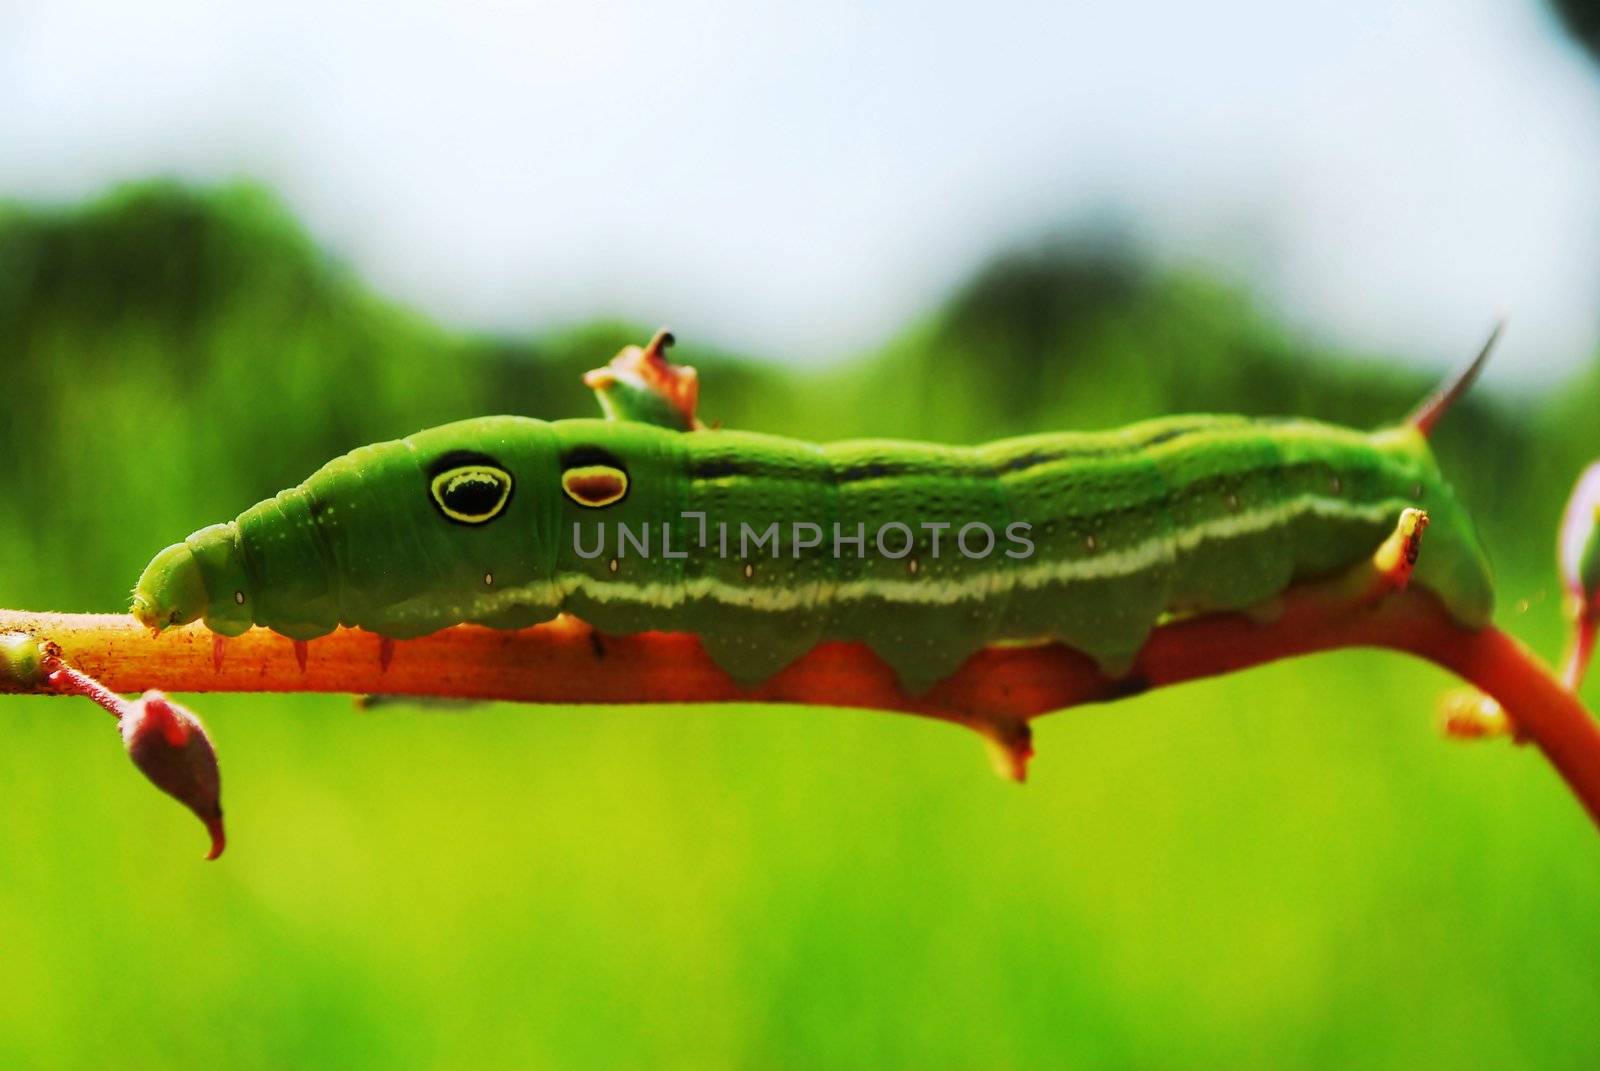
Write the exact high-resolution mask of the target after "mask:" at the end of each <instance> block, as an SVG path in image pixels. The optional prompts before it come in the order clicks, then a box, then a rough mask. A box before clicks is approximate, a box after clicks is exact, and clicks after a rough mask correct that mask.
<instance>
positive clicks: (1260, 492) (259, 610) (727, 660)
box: [133, 331, 1498, 692]
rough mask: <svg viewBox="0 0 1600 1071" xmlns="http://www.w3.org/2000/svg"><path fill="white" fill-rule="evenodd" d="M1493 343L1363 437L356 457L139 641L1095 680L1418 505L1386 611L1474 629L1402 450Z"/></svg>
mask: <svg viewBox="0 0 1600 1071" xmlns="http://www.w3.org/2000/svg"><path fill="white" fill-rule="evenodd" d="M1496 333H1497V334H1498V331H1497V332H1496ZM1493 342H1494V338H1493V337H1491V339H1490V342H1489V344H1488V345H1486V346H1485V347H1484V349H1483V352H1482V353H1480V354H1479V356H1478V359H1477V360H1475V361H1474V362H1473V363H1472V365H1471V366H1470V367H1469V368H1468V370H1467V371H1466V372H1464V373H1463V374H1462V375H1461V376H1459V377H1458V378H1457V379H1456V380H1455V381H1454V382H1452V383H1451V384H1450V385H1448V386H1447V387H1446V388H1444V389H1442V390H1441V391H1439V392H1438V393H1436V394H1435V395H1434V396H1433V397H1432V398H1430V399H1429V400H1428V402H1426V403H1425V404H1424V405H1423V406H1422V407H1420V408H1419V410H1418V411H1417V413H1415V414H1414V415H1413V416H1412V417H1410V418H1409V419H1408V420H1407V421H1406V422H1404V423H1403V424H1401V425H1399V426H1397V427H1394V428H1389V429H1385V430H1381V431H1378V432H1374V433H1370V434H1368V433H1361V432H1357V431H1353V430H1349V429H1345V428H1341V427H1336V426H1332V425H1327V424H1322V423H1317V422H1313V421H1308V420H1298V419H1272V420H1263V419H1249V418H1245V417H1237V416H1183V417H1169V418H1163V419H1158V420H1151V421H1147V422H1144V423H1140V424H1135V425H1132V426H1130V427H1127V428H1123V429H1120V430H1115V431H1107V432H1096V433H1078V432H1065V433H1058V434H1045V435H1033V436H1028V437H1024V438H1015V439H1006V440H1003V441H999V442H994V443H990V444H987V445H984V446H975V447H963V446H937V445H930V444H924V443H911V442H890V441H877V440H863V441H851V442H838V443H831V444H827V445H820V446H819V445H814V444H811V443H806V442H800V441H796V440H793V439H785V438H778V437H774V436H768V435H760V434H753V433H749V432H739V431H722V430H705V429H696V430H687V431H681V430H674V429H672V428H668V427H661V426H657V425H655V424H651V423H644V422H635V421H626V420H624V421H617V420H610V421H607V420H562V421H555V422H545V421H541V420H533V419H528V418H525V417H516V416H492V417H483V418H480V419H475V420H465V421H461V422H459V423H454V424H447V425H444V426H442V427H437V428H431V429H429V430H426V431H422V432H419V433H417V434H415V435H412V436H409V437H407V438H405V439H400V440H397V441H393V442H385V443H379V444H376V445H373V446H365V447H362V448H360V449H358V450H354V451H352V452H351V453H349V454H346V455H344V456H343V457H340V458H336V459H335V460H333V461H330V462H329V463H328V464H326V465H324V466H323V467H322V468H321V469H319V470H318V471H317V472H315V473H313V474H312V475H311V476H310V477H309V478H308V479H307V480H306V481H305V482H304V483H302V484H300V485H298V486H296V487H292V488H290V489H289V490H286V491H283V492H282V493H280V494H278V495H277V496H276V497H274V498H271V499H268V500H267V501H265V502H262V503H260V504H258V505H256V506H253V507H251V508H250V509H248V510H246V511H245V512H244V513H243V514H241V515H240V516H239V517H238V519H237V520H235V521H230V522H227V523H225V524H216V525H212V526H210V527H208V528H202V529H201V530H200V531H198V532H196V533H194V534H193V535H191V536H190V537H189V538H188V539H186V540H184V541H183V542H181V543H177V544H174V545H173V546H171V547H168V548H167V549H165V550H163V551H162V552H161V553H160V554H158V555H156V557H155V559H154V560H153V561H152V562H151V563H150V565H149V566H148V567H147V568H146V569H145V571H144V575H143V576H142V577H141V578H140V580H139V584H138V587H137V588H136V590H135V593H134V599H133V613H134V615H135V616H136V617H137V618H138V619H139V620H140V621H141V622H143V623H144V624H145V625H147V626H149V627H150V628H152V629H155V630H158V631H159V630H160V629H161V628H164V627H167V626H170V625H178V624H183V623H186V622H190V621H194V620H197V619H203V620H204V621H205V623H206V624H207V625H208V626H209V627H210V628H211V629H212V630H214V631H216V632H218V633H220V634H223V635H237V634H239V633H241V632H243V631H244V630H246V629H248V628H250V627H251V626H252V625H263V626H266V627H267V628H270V629H272V630H274V631H276V632H279V633H282V634H283V635H286V636H289V637H292V638H295V639H298V640H306V639H311V638H314V637H317V636H320V635H323V634H325V633H327V632H329V631H331V630H332V629H334V628H335V627H337V626H340V625H345V626H354V627H360V628H363V629H367V630H370V631H372V632H375V633H378V634H380V635H383V636H388V637H393V638H397V639H398V638H406V637H412V636H418V635H422V634H425V633H428V632H432V631H435V630H437V629H440V628H444V627H446V626H450V625H455V624H460V623H463V622H473V623H477V624H481V625H487V626H490V627H493V628H506V629H512V628H522V627H526V626H528V625H532V624H536V623H538V622H541V621H546V620H549V619H550V618H552V617H554V616H555V615H556V614H558V613H562V612H566V613H571V614H574V615H576V616H577V617H579V618H581V619H583V620H584V621H586V622H588V623H589V624H591V625H592V626H594V627H595V628H596V629H598V630H600V631H601V632H607V633H629V632H637V631H643V630H651V629H660V630H668V631H687V632H692V633H695V634H697V635H698V636H699V637H700V639H701V640H702V642H703V644H704V646H705V648H706V650H707V652H708V653H709V654H710V656H711V657H712V658H713V659H714V660H715V661H716V662H717V663H718V664H719V665H720V666H722V667H723V668H724V669H726V670H727V671H728V672H729V673H730V674H731V675H732V676H733V677H734V678H736V679H737V680H738V681H740V682H741V683H745V684H750V683H755V682H759V681H762V680H764V679H766V678H767V677H769V676H771V675H772V674H774V673H775V672H777V671H778V670H780V669H782V668H783V667H784V666H786V665H788V664H789V663H790V662H792V661H794V660H795V659H796V658H798V657H799V656H801V655H803V654H805V653H806V652H807V651H809V650H810V649H811V648H812V647H814V646H815V645H816V644H818V643H820V642H823V641H826V640H849V641H859V642H862V643H865V644H867V645H869V646H870V647H871V648H872V650H873V651H874V652H876V653H877V655H879V656H880V657H881V658H882V659H884V660H885V661H886V662H887V663H888V664H889V665H890V666H892V667H893V668H894V670H895V671H896V672H897V673H898V674H899V677H900V680H901V682H902V684H903V685H904V686H905V687H906V688H907V689H908V690H910V691H913V692H915V691H921V690H923V689H925V688H926V687H928V686H929V685H931V684H932V683H933V682H935V681H938V680H939V679H941V678H943V677H945V676H947V675H949V674H950V673H952V672H953V671H954V670H955V669H956V668H957V667H959V666H960V665H961V663H962V662H963V661H964V660H965V659H966V658H967V657H968V656H970V655H971V654H973V653H974V652H975V651H977V650H978V649H980V648H982V647H984V646H985V645H988V644H994V643H1001V642H1035V641H1045V640H1058V641H1062V642H1064V643H1066V644H1068V645H1070V646H1071V647H1074V648H1076V649H1078V650H1080V651H1082V652H1084V653H1086V654H1088V655H1089V656H1091V657H1092V658H1094V659H1095V660H1096V661H1097V662H1098V663H1099V664H1100V665H1101V666H1102V668H1103V669H1105V670H1106V671H1107V672H1108V673H1111V674H1121V673H1123V672H1125V671H1126V669H1127V668H1128V666H1129V665H1130V664H1131V662H1132V660H1133V658H1134V657H1135V655H1136V654H1137V652H1138V650H1139V648H1140V647H1141V646H1142V644H1143V643H1144V641H1145V639H1146V637H1147V636H1148V634H1149V633H1150V630H1151V629H1152V628H1153V627H1154V626H1155V625H1156V624H1157V623H1158V622H1159V621H1160V620H1162V619H1163V618H1165V617H1167V616H1170V615H1175V614H1188V613H1205V612H1215V611H1227V610H1239V609H1245V608H1250V607H1255V606H1258V605H1261V604H1264V603H1268V602H1269V601H1270V600H1271V599H1272V598H1273V597H1274V596H1276V595H1278V594H1279V593H1281V592H1282V591H1283V590H1284V589H1285V588H1287V587H1288V586H1289V585H1291V584H1293V583H1295V582H1297V581H1301V580H1306V579H1310V578H1316V577H1321V576H1326V575H1330V574H1333V573H1337V572H1339V571H1341V570H1343V569H1346V568H1348V567H1350V566H1352V565H1353V564H1355V563H1357V562H1359V561H1360V560H1361V559H1362V558H1364V557H1365V556H1367V555H1369V554H1370V553H1371V552H1372V551H1373V550H1374V548H1376V547H1377V546H1378V544H1379V543H1381V542H1382V540H1383V539H1384V537H1385V536H1386V535H1387V534H1388V533H1389V532H1390V530H1391V529H1392V528H1393V526H1394V523H1395V521H1396V519H1397V517H1398V516H1399V514H1400V512H1401V511H1402V510H1403V509H1405V508H1406V507H1408V506H1416V507H1420V508H1423V509H1426V510H1427V511H1428V513H1429V515H1430V517H1431V522H1432V523H1431V526H1430V528H1429V533H1428V546H1427V550H1426V552H1425V553H1424V554H1423V555H1422V558H1421V560H1420V562H1419V564H1418V568H1417V572H1416V576H1415V579H1414V582H1415V583H1417V584H1419V585H1421V586H1422V587H1425V588H1427V589H1428V590H1430V591H1432V592H1433V593H1434V594H1435V595H1437V596H1438V597H1439V599H1440V600H1441V601H1442V602H1443V604H1444V605H1445V606H1446V608H1447V609H1448V610H1449V612H1450V613H1451V614H1452V615H1453V616H1454V617H1455V618H1456V619H1457V620H1459V621H1460V622H1462V623H1463V624H1466V625H1468V626H1471V627H1477V626H1480V625H1482V624H1483V623H1485V622H1486V621H1487V620H1488V618H1489V614H1490V611H1491V608H1492V600H1493V596H1492V588H1491V580H1490V572H1489V567H1488V563H1487V560H1486V558H1485V555H1484V553H1483V551H1482V549H1481V547H1480V545H1479V542H1478V540H1477V537H1476V536H1475V534H1474V532H1473V529H1472V525H1471V522H1470V521H1469V519H1468V517H1467V515H1466V513H1465V512H1464V510H1463V509H1462V507H1461V505H1460V504H1459V502H1458V500H1457V498H1456V496H1455V495H1454V493H1453V492H1452V491H1451V489H1450V488H1449V486H1448V485H1447V484H1446V483H1445V482H1444V480H1443V478H1442V476H1441V475H1440V473H1439V470H1438V467H1437V465H1436V464H1435V462H1434V460H1433V457H1432V454H1431V452H1430V450H1429V448H1428V445H1427V433H1428V431H1429V430H1430V429H1431V427H1432V425H1433V423H1434V422H1435V421H1436V420H1437V419H1438V417H1439V416H1440V415H1441V414H1442V413H1443V412H1444V411H1445V409H1446V408H1448V406H1449V405H1450V403H1451V402H1452V401H1453V400H1454V399H1455V398H1456V397H1457V396H1458V395H1459V394H1460V393H1462V392H1463V391H1464V390H1465V389H1466V387H1467V386H1468V385H1469V384H1470V382H1471V381H1472V379H1473V377H1474V376H1475V375H1476V373H1477V371H1478V369H1479V368H1481V366H1482V364H1483V362H1484V360H1485V359H1486V357H1487V356H1488V353H1489V350H1490V348H1491V347H1492V345H1493ZM774 535H775V538H774ZM858 536H859V542H858V539H857V537H858ZM980 551H981V552H982V553H980Z"/></svg>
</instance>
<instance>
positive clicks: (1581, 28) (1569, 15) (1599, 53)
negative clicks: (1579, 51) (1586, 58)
mask: <svg viewBox="0 0 1600 1071" xmlns="http://www.w3.org/2000/svg"><path fill="white" fill-rule="evenodd" d="M1552 2H1553V3H1554V4H1555V9H1556V11H1557V12H1559V13H1560V15H1561V19H1562V21H1563V22H1565V23H1566V24H1567V29H1568V30H1570V31H1571V32H1572V36H1574V37H1576V38H1577V39H1578V40H1579V41H1581V42H1582V43H1583V45H1584V47H1586V48H1587V49H1588V50H1589V51H1590V52H1592V53H1593V54H1594V56H1595V58H1596V59H1597V60H1600V0H1552Z"/></svg>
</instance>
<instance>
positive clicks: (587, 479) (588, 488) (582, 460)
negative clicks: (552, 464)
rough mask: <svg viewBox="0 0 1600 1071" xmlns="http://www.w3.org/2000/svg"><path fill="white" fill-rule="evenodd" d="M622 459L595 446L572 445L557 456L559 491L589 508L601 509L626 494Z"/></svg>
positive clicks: (618, 500)
mask: <svg viewBox="0 0 1600 1071" xmlns="http://www.w3.org/2000/svg"><path fill="white" fill-rule="evenodd" d="M628 487H629V480H628V470H627V468H626V467H625V466H624V465H623V464H622V459H621V458H619V457H618V456H617V455H615V454H613V453H612V452H611V451H609V450H605V449H602V448H600V447H598V446H576V447H573V448H572V449H571V450H568V451H567V452H566V453H565V454H563V455H561V491H562V493H563V494H565V495H566V496H567V497H568V498H569V499H571V500H572V501H573V502H576V503H577V504H578V505H580V506H585V507H587V508H589V509H604V508H605V507H606V506H609V505H612V504H613V503H617V502H621V501H622V500H623V499H624V498H627V497H628Z"/></svg>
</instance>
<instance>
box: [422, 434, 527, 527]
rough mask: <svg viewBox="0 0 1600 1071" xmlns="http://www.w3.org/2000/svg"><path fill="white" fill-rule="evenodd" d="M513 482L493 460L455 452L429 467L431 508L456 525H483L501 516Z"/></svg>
mask: <svg viewBox="0 0 1600 1071" xmlns="http://www.w3.org/2000/svg"><path fill="white" fill-rule="evenodd" d="M513 484H514V481H513V480H512V478H511V473H510V472H508V471H506V469H505V467H504V466H502V465H501V464H500V463H499V462H498V461H496V460H495V459H494V458H492V457H489V456H488V455H487V454H478V453H473V452H470V451H465V450H458V451H454V452H452V453H449V454H446V455H445V456H443V457H441V458H439V460H438V461H436V462H434V463H433V464H432V465H431V466H429V480H428V493H429V495H430V496H431V497H432V498H433V504H434V506H435V507H436V508H437V509H438V510H439V512H440V513H442V514H444V515H445V517H446V518H448V519H449V520H451V521H454V522H455V523H456V524H486V523H488V522H489V521H492V520H494V519H495V518H496V517H498V516H500V514H501V513H503V512H505V508H506V504H507V503H508V502H510V501H511V489H512V486H513Z"/></svg>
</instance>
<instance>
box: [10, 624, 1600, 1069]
mask: <svg viewBox="0 0 1600 1071" xmlns="http://www.w3.org/2000/svg"><path fill="white" fill-rule="evenodd" d="M1445 684H1446V679H1445V678H1444V677H1443V675H1441V674H1439V673H1437V672H1435V671H1433V670H1431V669H1429V668H1427V667H1424V666H1421V665H1419V664H1413V663H1410V662H1408V661H1406V660H1404V659H1402V658H1400V657H1398V656H1390V655H1384V654H1379V653H1360V652H1352V653H1342V654H1339V655H1335V656H1327V657H1321V658H1317V659H1314V660H1309V661H1301V662H1297V663H1291V664H1287V665H1281V666H1274V667H1268V668H1266V669H1263V670H1259V671H1256V672H1253V673H1251V674H1248V675H1244V676H1241V677H1237V678H1233V679H1230V680H1225V681H1219V682H1209V683H1205V684H1200V685H1195V686H1190V687H1185V688H1182V689H1177V690H1173V691H1171V692H1169V693H1165V694H1156V695H1152V696H1147V697H1143V698H1140V699H1137V700H1133V701H1128V702H1123V703H1118V704H1114V705H1111V706H1106V707H1098V708H1087V709H1083V710H1078V711H1074V712H1069V713H1065V714H1061V715H1056V716H1053V717H1051V718H1048V719H1046V720H1045V721H1043V722H1042V723H1040V725H1039V748H1040V757H1039V759H1038V760H1037V762H1036V767H1035V777H1034V780H1033V782H1032V783H1031V784H1029V785H1028V786H1026V787H1025V788H1021V789H1018V788H1015V787H1013V786H1010V785H1007V784H1004V783H1001V782H999V781H997V780H995V779H994V778H993V777H992V776H991V775H990V774H989V773H988V771H987V769H986V768H985V763H984V760H983V756H982V754H981V750H980V748H979V746H978V744H977V741H976V740H975V739H973V738H970V737H969V736H968V735H967V734H966V733H964V732H961V731H958V730H955V729H952V728H950V727H946V726H941V725H936V724H933V723H926V722H921V721H919V720H916V719H911V718H902V717H896V716H886V715H879V714H867V713H861V712H850V711H825V710H786V709H776V708H767V709H735V708H648V709H645V708H639V709H607V708H589V709H583V710H564V709H544V708H519V707H514V706H486V707H483V708H480V709H476V710H473V711H470V712H467V713H442V712H428V711H415V710H388V711H385V712H383V713H376V714H365V715H362V714H356V713H354V712H353V711H352V710H351V708H350V706H349V704H348V703H347V702H346V701H344V700H342V699H330V698H314V697H306V698H281V697H277V698H275V697H237V696H208V697H196V700H195V701H196V703H197V705H198V706H199V707H200V709H202V710H203V711H205V713H206V714H207V716H208V717H209V720H210V722H211V723H212V726H213V728H214V731H215V733H216V736H217V738H218V741H219V745H220V747H221V748H222V749H223V750H222V754H223V759H224V776H225V784H226V786H227V798H228V803H229V818H230V823H231V831H232V837H233V847H232V848H230V851H229V854H228V855H227V856H226V857H225V859H224V861H223V862H222V863H221V864H219V865H215V866H206V865H202V864H201V863H200V862H199V861H198V857H199V854H200V852H201V849H202V836H201V832H200V830H199V829H198V827H197V826H193V824H192V820H191V819H189V818H188V817H187V816H186V815H183V814H182V813H181V812H180V811H179V810H178V809H177V808H176V807H175V806H173V805H172V804H171V803H170V802H168V801H167V800H165V799H162V798H160V797H158V796H156V794H154V793H152V792H150V791H149V789H148V788H147V787H146V786H145V785H143V784H142V783H140V782H139V780H138V779H137V777H136V776H135V775H134V774H133V773H132V772H131V771H130V770H127V769H124V767H123V764H124V760H123V759H122V758H121V756H120V754H119V753H118V750H117V747H116V744H115V741H114V739H113V736H112V733H111V727H110V725H109V724H108V723H106V722H105V720H104V719H103V716H100V715H97V714H96V713H95V712H93V711H92V710H91V709H89V708H88V707H87V706H86V705H82V704H72V705H71V706H70V707H69V705H68V704H66V703H61V702H53V701H48V700H32V701H26V702H16V703H13V704H8V706H9V707H10V708H11V709H10V710H9V711H8V726H9V727H10V729H11V735H10V743H11V746H10V747H9V748H8V749H7V750H6V752H5V753H4V758H3V760H0V761H3V763H4V767H3V768H0V777H3V779H4V782H5V783H6V784H7V785H9V786H12V792H11V794H10V796H9V800H8V802H9V804H10V805H9V806H8V807H7V808H6V810H5V812H4V818H3V819H0V853H3V856H4V857H5V858H4V867H5V873H6V874H7V880H6V881H5V883H4V884H3V886H0V906H3V908H4V911H5V917H6V918H7V919H9V920H11V923H12V924H11V926H10V927H8V931H9V932H10V934H11V936H10V937H9V938H8V940H7V941H6V950H5V963H6V971H5V973H4V975H3V978H4V981H3V983H0V987H3V988H0V994H3V996H4V999H3V1000H0V1009H3V1011H0V1059H6V1060H7V1062H8V1063H16V1064H20V1065H26V1066H95V1065H99V1066H104V1065H122V1066H133V1065H137V1066H149V1067H160V1066H186V1065H193V1064H198V1063H203V1062H222V1063H225V1064H227V1065H228V1066H232V1067H252V1066H260V1067H282V1066H290V1065H295V1066H303V1065H307V1064H311V1063H315V1064H319V1065H330V1066H341V1067H393V1066H397V1064H398V1065H405V1066H439V1067H461V1066H473V1067H501V1066H504V1067H513V1066H517V1067H521V1066H552V1067H570V1066H669V1067H676V1066H686V1067H697V1066H775V1065H785V1064H789V1065H792V1064H794V1063H801V1064H804V1065H807V1066H830V1067H832V1066H838V1067H871V1066H923V1067H925V1066H940V1067H952V1066H959V1067H989V1068H994V1067H1034V1066H1039V1065H1040V1064H1042V1063H1045V1064H1060V1063H1077V1062H1093V1063H1095V1064H1097V1065H1111V1066H1216V1065H1218V1064H1224V1063H1226V1064H1245V1065H1254V1066H1286V1065H1298V1066H1307V1065H1312V1064H1327V1063H1331V1062H1337V1063H1341V1064H1356V1065H1359V1066H1363V1067H1390V1066H1392V1067H1410V1066H1415V1065H1417V1064H1418V1063H1423V1064H1427V1065H1433V1066H1442V1065H1446V1064H1448V1065H1450V1066H1457V1067H1514V1066H1538V1067H1558V1066H1570V1067H1585V1066H1592V1065H1593V1064H1592V1057H1593V1054H1594V1053H1596V1052H1600V1020H1596V1018H1595V1017H1594V1016H1593V1015H1592V1014H1590V1012H1592V1009H1593V1007H1594V1006H1595V1000H1596V998H1597V997H1600V958H1597V957H1595V956H1594V955H1593V949H1594V948H1596V947H1600V916H1597V913H1596V912H1595V910H1594V907H1593V905H1594V904H1595V903H1596V902H1600V866H1597V865H1596V858H1597V855H1596V852H1595V848H1594V843H1593V841H1594V833H1593V830H1592V828H1591V827H1590V826H1589V825H1588V823H1587V821H1586V820H1585V818H1584V817H1583V815H1582V814H1581V812H1580V811H1579V809H1578V808H1577V806H1576V805H1575V804H1574V803H1573V802H1572V801H1571V800H1570V799H1569V798H1568V797H1567V796H1566V794H1565V792H1564V790H1563V789H1562V788H1561V787H1560V785H1559V784H1558V783H1557V781H1556V779H1555V777H1554V776H1553V775H1552V774H1551V772H1550V771H1549V770H1548V769H1547V768H1546V767H1545V766H1544V764H1543V763H1542V762H1541V761H1540V760H1539V759H1538V757H1537V756H1536V755H1535V754H1533V753H1531V752H1528V751H1524V750H1521V749H1517V748H1514V747H1512V746H1510V745H1507V744H1505V743H1503V742H1501V743H1491V744H1485V745H1478V746H1457V745H1450V744H1446V743H1444V742H1441V741H1440V740H1439V739H1438V737H1437V735H1436V733H1435V730H1434V727H1433V724H1432V701H1433V699H1434V698H1435V696H1436V695H1437V693H1438V692H1439V691H1440V689H1441V688H1442V687H1444V686H1445ZM88 1023H96V1024H99V1025H98V1026H96V1027H95V1028H94V1029H84V1024H88ZM1557 1027H1558V1028H1559V1029H1557Z"/></svg>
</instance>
